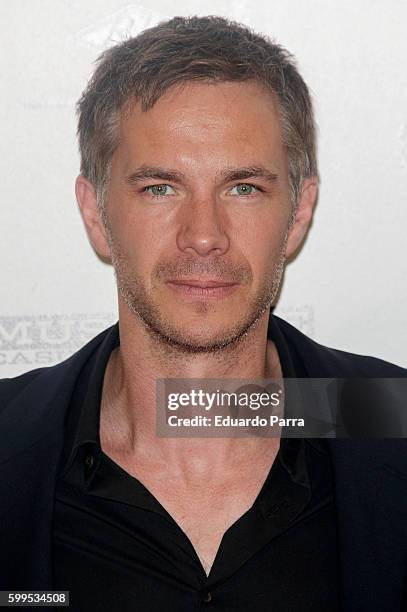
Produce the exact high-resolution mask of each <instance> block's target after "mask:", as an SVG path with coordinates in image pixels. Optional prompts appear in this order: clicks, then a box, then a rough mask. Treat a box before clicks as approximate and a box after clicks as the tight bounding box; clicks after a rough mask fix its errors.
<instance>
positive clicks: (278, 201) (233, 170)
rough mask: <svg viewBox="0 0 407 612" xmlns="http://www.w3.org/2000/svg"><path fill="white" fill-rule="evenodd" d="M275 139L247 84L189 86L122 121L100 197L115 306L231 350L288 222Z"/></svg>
mask: <svg viewBox="0 0 407 612" xmlns="http://www.w3.org/2000/svg"><path fill="white" fill-rule="evenodd" d="M280 132H281V128H280V122H279V119H278V115H277V111H276V108H275V103H274V102H273V99H272V97H271V95H270V94H268V93H266V92H265V91H264V90H263V89H261V88H260V86H259V85H257V84H255V83H254V82H245V83H230V82H228V83H220V84H207V83H202V82H195V83H193V82H188V83H186V84H183V86H181V87H180V86H177V87H173V88H171V89H169V90H167V92H166V93H165V94H164V95H163V96H162V97H161V98H160V99H159V100H158V101H157V102H156V104H155V105H154V106H153V107H152V108H151V109H150V110H148V111H147V112H142V111H141V109H140V106H139V105H137V106H134V107H133V108H132V110H131V111H130V112H129V113H125V114H123V115H122V119H121V127H120V144H119V146H118V148H117V149H116V151H115V153H114V156H113V158H112V166H111V177H110V185H109V191H108V197H107V202H106V206H107V209H106V210H107V219H108V228H107V229H108V241H109V247H110V253H111V257H112V262H113V265H114V268H115V273H116V278H117V283H118V288H119V299H121V300H124V302H125V303H126V304H127V306H128V307H129V309H130V310H131V311H132V312H133V313H135V314H137V315H138V316H139V317H140V318H141V319H142V321H143V322H144V324H146V325H147V326H148V327H149V328H150V329H152V330H154V331H155V332H156V333H158V334H159V336H160V337H161V338H162V339H166V340H167V342H170V343H171V344H175V345H178V346H183V347H184V349H186V350H188V351H192V352H201V351H208V350H214V349H216V348H220V347H222V346H225V345H227V344H230V343H231V342H233V341H234V340H236V339H237V338H239V337H241V336H242V335H243V334H244V333H245V332H247V331H248V330H249V329H250V327H251V326H252V325H253V324H254V323H255V322H256V321H258V320H259V319H260V317H261V316H262V315H264V313H265V312H266V310H267V309H268V307H269V306H270V304H271V302H272V300H273V299H274V297H275V295H276V293H277V290H278V286H279V283H280V280H281V275H282V271H283V264H284V259H285V246H286V245H285V243H286V237H287V230H288V226H289V221H290V217H291V201H290V190H289V182H288V167H287V155H286V152H285V149H284V147H283V144H282V139H281V133H280ZM146 175H147V176H146ZM213 285H217V286H213Z"/></svg>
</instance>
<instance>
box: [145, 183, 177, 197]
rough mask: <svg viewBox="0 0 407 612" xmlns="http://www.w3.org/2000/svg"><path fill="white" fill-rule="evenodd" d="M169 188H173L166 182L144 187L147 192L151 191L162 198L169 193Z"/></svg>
mask: <svg viewBox="0 0 407 612" xmlns="http://www.w3.org/2000/svg"><path fill="white" fill-rule="evenodd" d="M168 188H170V189H172V187H171V186H170V185H166V184H165V183H163V184H161V185H148V186H147V187H145V188H144V191H145V192H146V193H150V194H151V195H152V196H153V197H154V198H161V197H163V196H165V195H168V194H167V191H168ZM150 189H151V191H149V190H150Z"/></svg>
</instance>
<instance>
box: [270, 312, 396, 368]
mask: <svg viewBox="0 0 407 612" xmlns="http://www.w3.org/2000/svg"><path fill="white" fill-rule="evenodd" d="M273 317H274V319H275V322H276V324H277V326H278V328H279V329H280V331H281V333H282V334H283V336H284V338H285V340H286V342H287V344H288V346H289V349H290V351H295V352H296V353H297V356H298V357H299V358H300V359H301V361H302V362H303V364H304V367H305V369H306V370H307V373H308V376H310V377H313V378H319V377H331V376H332V377H347V376H349V377H355V376H361V377H364V376H366V377H377V378H380V377H382V378H387V377H388V378H399V377H401V378H405V377H407V369H405V368H403V367H400V366H398V365H395V364H393V363H390V362H388V361H384V360H383V359H379V358H378V357H374V356H370V355H359V354H357V353H351V352H348V351H342V350H339V349H335V348H332V347H329V346H324V345H323V344H320V343H318V342H316V341H315V340H312V339H311V338H309V337H308V336H306V335H305V334H304V333H302V332H301V331H300V330H298V329H297V328H296V327H294V326H293V325H291V324H290V323H288V322H287V321H284V319H281V318H280V317H277V316H276V315H273Z"/></svg>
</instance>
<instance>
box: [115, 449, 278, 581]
mask: <svg viewBox="0 0 407 612" xmlns="http://www.w3.org/2000/svg"><path fill="white" fill-rule="evenodd" d="M104 452H105V453H106V454H107V455H108V456H109V457H110V458H111V459H112V460H113V461H115V463H117V464H118V465H119V466H120V467H122V469H124V470H125V471H126V472H128V473H129V474H130V475H131V476H133V477H134V478H137V480H139V481H140V482H141V483H142V484H143V485H144V486H145V487H146V488H147V489H148V491H149V492H150V493H151V494H152V495H153V496H154V497H155V498H156V500H157V501H158V502H159V503H160V504H161V506H163V508H164V509H165V510H166V511H167V512H168V514H169V515H170V516H171V517H172V519H173V520H174V521H175V522H176V523H177V525H178V526H179V527H180V528H181V530H182V531H183V532H184V534H185V535H186V536H187V538H188V539H189V541H190V542H191V544H192V546H193V548H194V550H195V552H196V554H197V556H198V558H199V560H200V562H201V565H202V567H203V568H204V570H205V572H206V574H207V575H208V574H209V572H210V569H211V567H212V565H213V562H214V560H215V557H216V554H217V552H218V549H219V546H220V543H221V540H222V537H223V535H224V534H225V532H226V531H227V530H228V529H229V527H230V526H231V525H233V523H235V522H236V521H237V520H238V519H239V518H240V517H241V516H242V515H243V514H244V513H245V512H247V511H248V510H249V509H250V507H251V506H252V505H253V503H254V501H255V499H256V497H257V495H258V493H259V491H260V489H261V487H262V485H263V484H264V480H265V479H266V477H267V473H268V471H269V469H270V467H271V465H270V464H269V463H267V464H266V465H263V466H261V467H262V469H261V467H259V466H258V469H257V471H256V473H253V470H250V471H249V473H248V474H241V473H240V474H239V475H238V474H236V477H235V478H234V479H229V480H228V481H223V482H213V481H211V480H209V479H208V478H201V479H194V482H189V483H188V484H185V483H181V481H180V479H179V478H177V477H175V476H171V475H169V474H168V473H167V472H165V471H164V470H163V469H151V466H149V467H147V466H143V465H141V464H140V462H138V464H137V467H136V466H135V465H134V463H132V462H131V461H129V460H128V459H126V457H125V456H120V455H118V454H115V453H112V452H110V451H108V452H107V451H106V449H104Z"/></svg>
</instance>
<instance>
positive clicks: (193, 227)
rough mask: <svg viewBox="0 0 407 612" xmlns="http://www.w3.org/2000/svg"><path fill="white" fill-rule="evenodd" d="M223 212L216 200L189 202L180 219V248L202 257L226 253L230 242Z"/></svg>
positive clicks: (202, 199) (178, 239) (207, 199)
mask: <svg viewBox="0 0 407 612" xmlns="http://www.w3.org/2000/svg"><path fill="white" fill-rule="evenodd" d="M221 212H222V211H221V210H220V208H219V202H217V201H216V199H215V198H208V197H207V198H201V199H200V200H199V201H198V200H196V199H195V201H194V202H191V201H189V202H188V204H187V205H186V206H185V208H184V209H183V211H182V212H181V215H180V219H179V231H178V233H177V246H178V248H179V249H180V250H181V251H185V252H187V253H188V252H189V253H191V252H195V253H196V254H198V255H201V256H207V255H223V254H224V253H226V252H227V251H228V249H229V245H230V241H229V236H228V234H227V232H226V227H225V226H226V219H224V218H223V216H222V214H221ZM221 217H222V218H221Z"/></svg>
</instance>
